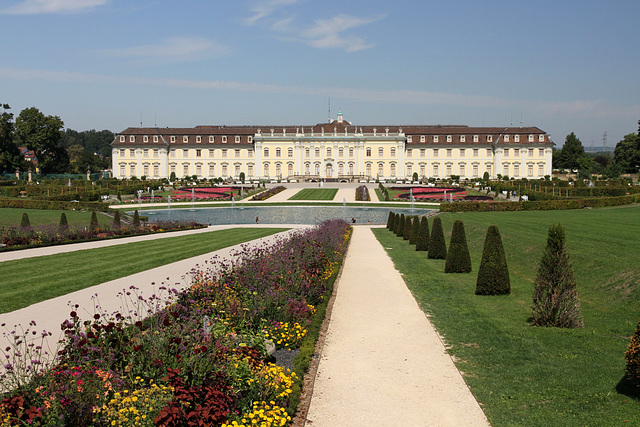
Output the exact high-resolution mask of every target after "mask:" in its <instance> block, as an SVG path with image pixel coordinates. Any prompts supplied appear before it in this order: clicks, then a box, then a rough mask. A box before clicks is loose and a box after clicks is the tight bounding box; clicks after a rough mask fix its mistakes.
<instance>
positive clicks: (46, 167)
mask: <svg viewBox="0 0 640 427" xmlns="http://www.w3.org/2000/svg"><path fill="white" fill-rule="evenodd" d="M15 126H16V133H15V135H16V138H17V140H18V143H19V144H22V145H24V146H25V147H27V149H29V150H33V152H34V153H35V155H36V159H37V160H38V167H39V168H40V172H41V173H43V174H48V173H63V172H66V171H67V169H68V168H69V155H68V154H67V150H66V149H65V148H64V146H62V144H61V143H60V138H61V135H62V133H61V129H62V127H63V126H64V123H63V121H62V120H60V117H58V116H45V115H44V114H42V113H41V112H40V111H39V110H38V109H37V108H35V107H31V108H25V109H24V110H22V111H21V112H20V115H19V116H18V118H17V119H16V125H15Z"/></svg>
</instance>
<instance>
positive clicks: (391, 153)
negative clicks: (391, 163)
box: [389, 147, 396, 157]
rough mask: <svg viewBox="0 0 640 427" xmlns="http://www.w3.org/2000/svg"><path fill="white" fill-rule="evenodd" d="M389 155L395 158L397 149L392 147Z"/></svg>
mask: <svg viewBox="0 0 640 427" xmlns="http://www.w3.org/2000/svg"><path fill="white" fill-rule="evenodd" d="M389 155H390V156H391V157H395V156H396V149H395V148H394V147H391V148H390V149H389Z"/></svg>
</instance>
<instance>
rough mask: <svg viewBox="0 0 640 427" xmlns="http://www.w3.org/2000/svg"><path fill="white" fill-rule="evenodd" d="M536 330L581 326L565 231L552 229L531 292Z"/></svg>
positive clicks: (554, 227)
mask: <svg viewBox="0 0 640 427" xmlns="http://www.w3.org/2000/svg"><path fill="white" fill-rule="evenodd" d="M532 309H533V316H532V319H531V322H532V323H533V325H535V326H555V327H558V328H580V327H582V326H583V320H582V314H581V311H580V301H578V291H577V289H576V282H575V279H574V277H573V269H572V267H571V264H570V262H569V252H568V250H567V244H566V238H565V232H564V228H562V226H561V225H559V224H558V225H552V226H551V227H550V228H549V234H548V236H547V246H546V248H545V250H544V253H543V255H542V259H541V260H540V264H539V266H538V275H537V277H536V281H535V284H534V291H533V307H532Z"/></svg>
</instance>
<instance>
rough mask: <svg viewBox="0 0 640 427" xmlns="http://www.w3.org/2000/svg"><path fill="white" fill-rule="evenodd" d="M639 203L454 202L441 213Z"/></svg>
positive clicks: (624, 199) (636, 197) (634, 197)
mask: <svg viewBox="0 0 640 427" xmlns="http://www.w3.org/2000/svg"><path fill="white" fill-rule="evenodd" d="M636 203H640V194H630V195H627V196H621V197H598V198H595V197H594V198H592V199H562V200H547V201H538V202H536V201H522V202H454V203H442V204H441V205H440V210H441V211H442V212H491V211H496V212H499V211H546V210H565V209H583V208H601V207H607V206H625V205H632V204H636Z"/></svg>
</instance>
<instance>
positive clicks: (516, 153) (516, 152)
mask: <svg viewBox="0 0 640 427" xmlns="http://www.w3.org/2000/svg"><path fill="white" fill-rule="evenodd" d="M513 155H514V156H516V157H518V156H519V155H520V149H519V148H514V149H513Z"/></svg>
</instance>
